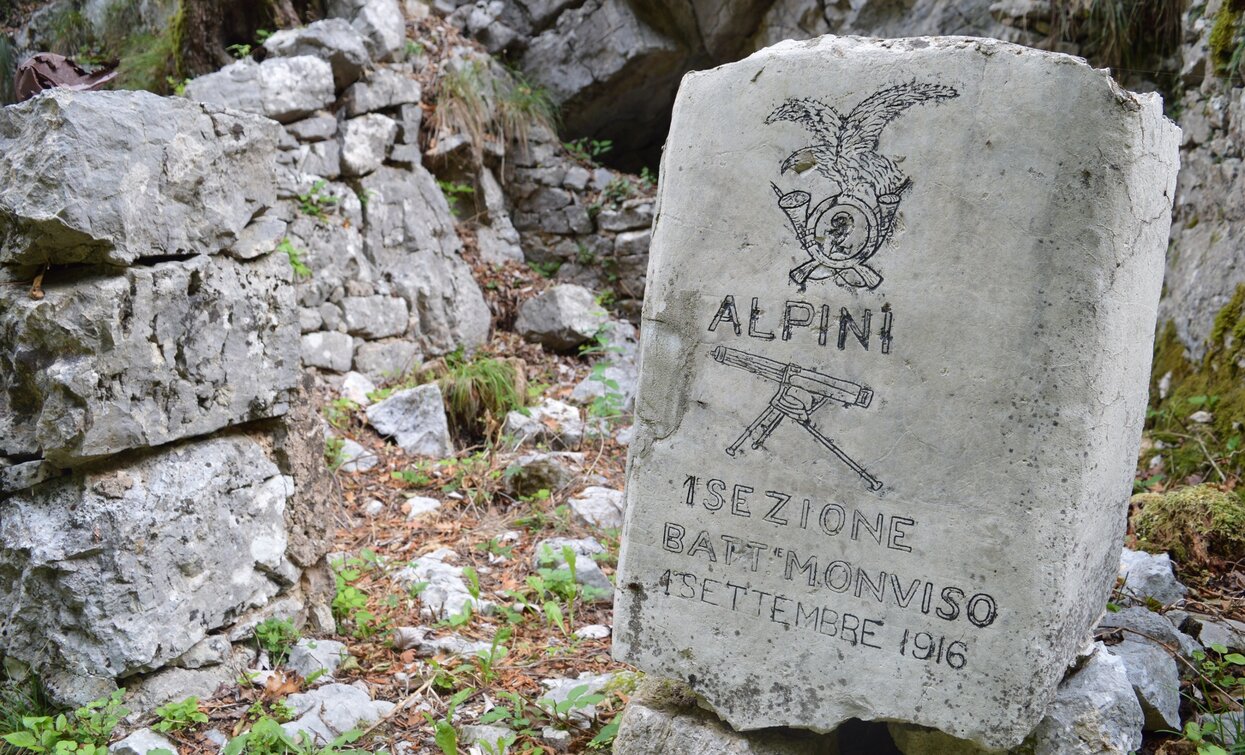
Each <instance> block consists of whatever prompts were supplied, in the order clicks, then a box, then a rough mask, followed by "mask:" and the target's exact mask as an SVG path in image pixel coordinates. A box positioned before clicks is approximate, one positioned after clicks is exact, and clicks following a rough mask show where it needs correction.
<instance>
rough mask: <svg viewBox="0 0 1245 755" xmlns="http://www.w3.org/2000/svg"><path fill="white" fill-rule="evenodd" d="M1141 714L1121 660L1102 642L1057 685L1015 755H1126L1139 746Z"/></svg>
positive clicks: (1142, 719)
mask: <svg viewBox="0 0 1245 755" xmlns="http://www.w3.org/2000/svg"><path fill="white" fill-rule="evenodd" d="M1143 721H1144V717H1143V715H1142V712H1141V706H1140V705H1138V704H1137V697H1136V695H1135V694H1134V693H1133V690H1132V687H1131V685H1130V684H1129V681H1128V674H1127V672H1126V671H1125V668H1124V663H1123V661H1121V660H1120V659H1119V658H1116V657H1115V656H1113V655H1111V654H1110V653H1107V652H1105V651H1104V649H1103V647H1102V645H1101V644H1099V645H1098V646H1097V651H1096V652H1095V653H1094V654H1093V655H1091V656H1090V657H1089V658H1088V659H1087V660H1086V661H1085V662H1084V664H1083V665H1082V666H1081V668H1079V669H1078V670H1077V671H1076V672H1075V673H1072V674H1070V675H1069V676H1068V678H1066V679H1065V680H1064V681H1063V682H1062V683H1060V685H1059V691H1058V693H1057V694H1056V695H1055V699H1054V700H1053V701H1051V704H1050V706H1049V707H1048V708H1047V709H1046V715H1045V716H1043V718H1042V720H1041V722H1040V723H1039V724H1038V725H1037V728H1036V729H1034V730H1033V733H1032V734H1030V735H1029V737H1028V738H1027V739H1026V740H1025V743H1024V744H1023V745H1022V746H1021V747H1020V748H1018V753H1019V755H1129V753H1132V752H1134V751H1135V750H1136V749H1137V748H1138V747H1140V746H1141V726H1142V722H1143Z"/></svg>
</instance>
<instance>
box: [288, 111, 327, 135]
mask: <svg viewBox="0 0 1245 755" xmlns="http://www.w3.org/2000/svg"><path fill="white" fill-rule="evenodd" d="M285 130H286V132H287V133H289V134H290V135H291V136H293V137H294V138H295V139H298V140H299V141H300V142H322V141H324V140H326V139H332V138H333V137H334V136H337V118H336V117H334V116H333V114H332V113H326V112H318V113H315V114H313V115H311V116H308V117H306V118H304V119H302V120H301V121H294V122H293V123H287V124H285Z"/></svg>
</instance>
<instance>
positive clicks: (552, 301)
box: [514, 283, 609, 351]
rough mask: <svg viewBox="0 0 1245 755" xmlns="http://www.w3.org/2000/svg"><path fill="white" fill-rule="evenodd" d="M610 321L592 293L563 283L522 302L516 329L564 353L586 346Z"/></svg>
mask: <svg viewBox="0 0 1245 755" xmlns="http://www.w3.org/2000/svg"><path fill="white" fill-rule="evenodd" d="M608 320H609V316H608V315H606V313H605V310H604V309H602V308H601V306H600V305H599V304H597V302H596V299H595V298H594V297H593V296H592V292H591V291H589V290H588V289H586V288H584V287H583V286H576V285H574V284H571V283H564V284H561V285H557V286H553V287H552V288H550V289H548V290H546V291H544V292H542V293H540V294H539V295H537V296H534V297H533V298H531V299H528V300H527V301H525V302H523V304H521V305H520V306H519V317H518V319H516V320H515V324H514V329H515V331H516V332H517V333H519V334H520V335H521V336H523V337H524V338H526V339H527V340H529V341H534V342H536V343H539V344H541V345H543V346H545V347H547V348H550V349H554V350H557V351H565V350H567V349H573V348H575V347H576V346H579V345H580V344H583V343H587V342H588V341H589V340H590V339H591V338H592V337H593V336H595V335H596V333H597V331H598V330H600V329H601V326H603V325H604V324H605V323H606V322H607V321H608Z"/></svg>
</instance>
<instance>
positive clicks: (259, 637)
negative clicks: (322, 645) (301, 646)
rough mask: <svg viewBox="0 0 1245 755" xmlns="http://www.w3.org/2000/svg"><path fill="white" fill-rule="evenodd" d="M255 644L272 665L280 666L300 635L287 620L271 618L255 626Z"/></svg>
mask: <svg viewBox="0 0 1245 755" xmlns="http://www.w3.org/2000/svg"><path fill="white" fill-rule="evenodd" d="M253 635H254V637H255V644H256V646H258V647H259V649H260V650H265V651H267V653H268V656H269V658H270V659H271V660H272V663H273V665H276V666H280V665H281V664H282V663H284V662H285V659H286V657H287V656H288V655H289V652H290V648H291V647H293V646H294V643H296V642H298V641H299V639H301V638H302V633H301V632H299V631H298V627H296V626H294V622H292V621H290V620H289V619H279V618H277V617H275V616H274V617H272V618H268V619H264V620H263V621H261V622H259V623H258V624H256V625H255V629H254V630H253Z"/></svg>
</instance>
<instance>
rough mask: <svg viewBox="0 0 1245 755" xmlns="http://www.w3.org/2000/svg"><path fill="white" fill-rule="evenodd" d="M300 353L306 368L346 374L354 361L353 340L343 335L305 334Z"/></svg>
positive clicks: (325, 333) (326, 333) (328, 333)
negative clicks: (317, 368)
mask: <svg viewBox="0 0 1245 755" xmlns="http://www.w3.org/2000/svg"><path fill="white" fill-rule="evenodd" d="M302 353H303V364H304V365H306V366H308V367H319V368H320V369H322V370H332V371H333V372H346V371H347V370H349V369H350V363H351V362H352V361H353V360H354V339H353V338H351V337H350V336H348V335H346V334H345V333H330V332H319V333H306V334H304V335H303V337H302Z"/></svg>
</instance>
